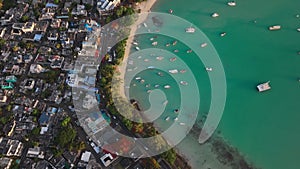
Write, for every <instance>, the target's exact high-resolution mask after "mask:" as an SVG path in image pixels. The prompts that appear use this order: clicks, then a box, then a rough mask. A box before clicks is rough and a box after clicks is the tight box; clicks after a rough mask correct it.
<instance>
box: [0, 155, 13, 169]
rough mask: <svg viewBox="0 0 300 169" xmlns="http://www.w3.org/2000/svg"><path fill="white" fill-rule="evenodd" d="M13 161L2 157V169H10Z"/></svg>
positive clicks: (0, 164)
mask: <svg viewBox="0 0 300 169" xmlns="http://www.w3.org/2000/svg"><path fill="white" fill-rule="evenodd" d="M12 162H13V160H12V159H11V158H7V157H2V158H0V168H2V169H10V166H11V164H12Z"/></svg>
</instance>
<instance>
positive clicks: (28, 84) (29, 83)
mask: <svg viewBox="0 0 300 169" xmlns="http://www.w3.org/2000/svg"><path fill="white" fill-rule="evenodd" d="M34 84H35V80H34V79H31V78H30V79H26V81H25V85H24V88H25V89H28V90H31V89H33V87H34Z"/></svg>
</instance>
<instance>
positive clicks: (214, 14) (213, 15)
mask: <svg viewBox="0 0 300 169" xmlns="http://www.w3.org/2000/svg"><path fill="white" fill-rule="evenodd" d="M218 16H220V15H219V14H218V13H217V12H215V13H213V14H212V15H211V17H213V18H216V17H218Z"/></svg>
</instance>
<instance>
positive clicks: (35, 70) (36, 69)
mask: <svg viewBox="0 0 300 169" xmlns="http://www.w3.org/2000/svg"><path fill="white" fill-rule="evenodd" d="M29 71H30V73H41V72H44V71H45V69H44V68H43V67H42V66H41V65H39V64H31V65H30V68H29Z"/></svg>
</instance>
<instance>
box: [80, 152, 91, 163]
mask: <svg viewBox="0 0 300 169" xmlns="http://www.w3.org/2000/svg"><path fill="white" fill-rule="evenodd" d="M91 154H92V153H91V152H89V151H85V152H84V153H82V155H81V159H80V160H81V161H83V162H86V163H88V162H89V161H90V157H91Z"/></svg>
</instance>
